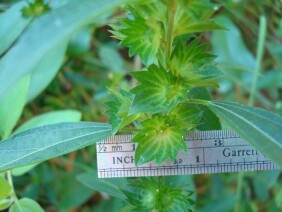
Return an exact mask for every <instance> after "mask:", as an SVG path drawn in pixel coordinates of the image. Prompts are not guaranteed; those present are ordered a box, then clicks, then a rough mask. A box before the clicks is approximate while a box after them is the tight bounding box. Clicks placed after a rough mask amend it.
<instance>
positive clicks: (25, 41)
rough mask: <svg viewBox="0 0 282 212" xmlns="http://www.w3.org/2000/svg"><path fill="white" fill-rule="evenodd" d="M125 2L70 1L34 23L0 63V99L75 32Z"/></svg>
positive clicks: (112, 0) (123, 0)
mask: <svg viewBox="0 0 282 212" xmlns="http://www.w3.org/2000/svg"><path fill="white" fill-rule="evenodd" d="M126 2H130V0H103V1H102V0H100V1H96V2H93V1H92V0H84V1H83V4H81V1H78V0H76V1H70V2H68V3H66V4H64V5H63V6H61V7H59V8H57V9H54V10H51V11H50V12H48V13H46V14H44V15H42V16H40V17H38V18H37V19H36V20H34V21H33V23H32V25H31V26H30V27H29V28H28V30H26V31H25V32H24V33H23V35H22V36H21V38H20V39H19V41H18V42H17V44H16V45H15V46H13V48H11V49H10V50H9V52H7V54H5V55H4V57H3V58H2V59H1V61H0V70H1V71H0V85H1V86H0V100H1V99H2V98H3V94H4V92H5V90H9V89H10V88H11V87H12V86H14V84H15V83H16V82H17V81H18V80H19V79H21V78H22V77H23V76H25V75H28V74H30V73H33V72H34V70H36V68H37V67H38V65H40V63H41V62H42V60H44V58H45V57H46V55H48V54H50V53H51V52H52V51H54V50H55V49H56V48H57V47H58V46H59V45H62V43H64V42H66V40H68V39H69V37H70V36H71V35H72V34H73V33H74V32H75V31H76V30H78V29H79V28H81V27H82V26H83V25H86V24H87V23H89V22H91V21H93V19H95V18H97V17H99V16H100V15H102V14H103V13H106V12H107V11H109V10H112V9H114V8H115V7H117V6H120V5H121V4H123V3H126ZM30 41H32V42H30ZM42 41H44V42H42ZM15 60H16V61H17V62H16V63H15ZM11 73H13V74H11Z"/></svg>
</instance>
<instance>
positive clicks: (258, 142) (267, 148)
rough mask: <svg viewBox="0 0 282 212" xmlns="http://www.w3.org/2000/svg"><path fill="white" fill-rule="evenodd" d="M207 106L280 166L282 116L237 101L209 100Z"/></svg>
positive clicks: (281, 157) (281, 161)
mask: <svg viewBox="0 0 282 212" xmlns="http://www.w3.org/2000/svg"><path fill="white" fill-rule="evenodd" d="M209 107H210V109H211V110H212V111H214V112H215V113H216V114H217V115H218V116H219V117H220V118H221V119H222V120H224V121H226V123H227V124H228V125H229V126H230V127H232V128H233V129H234V130H235V131H236V132H237V133H238V134H239V135H240V136H242V138H244V139H245V140H246V141H248V142H249V143H250V144H252V145H253V146H254V147H255V148H256V149H257V150H258V151H259V152H261V153H262V154H264V155H265V156H266V157H268V158H269V159H271V160H272V161H273V162H275V163H276V164H278V165H279V166H280V167H282V130H281V129H282V117H281V116H278V115H275V114H273V113H270V112H267V111H265V110H263V109H259V108H255V107H249V106H245V105H241V104H238V103H231V102H222V101H211V102H210V103H209Z"/></svg>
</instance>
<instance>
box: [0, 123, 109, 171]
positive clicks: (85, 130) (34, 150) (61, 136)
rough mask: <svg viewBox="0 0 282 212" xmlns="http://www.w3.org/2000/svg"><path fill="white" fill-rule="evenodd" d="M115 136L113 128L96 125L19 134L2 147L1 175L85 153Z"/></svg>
mask: <svg viewBox="0 0 282 212" xmlns="http://www.w3.org/2000/svg"><path fill="white" fill-rule="evenodd" d="M111 133H112V128H111V126H110V125H108V124H103V123H95V122H78V123H72V122H65V123H58V124H51V125H47V126H42V127H37V128H33V129H30V130H27V131H24V132H21V133H18V134H16V135H14V136H12V137H11V138H10V139H7V140H4V141H2V142H1V143H0V171H4V170H7V169H13V168H15V167H18V166H25V165H29V164H33V163H37V162H41V161H44V160H48V159H50V158H53V157H57V156H60V155H63V154H66V153H69V152H72V151H75V150H77V149H81V148H83V147H86V146H88V145H91V144H94V143H95V142H97V141H101V140H103V139H105V138H106V137H108V136H110V135H111ZM7 154H8V155H9V157H7Z"/></svg>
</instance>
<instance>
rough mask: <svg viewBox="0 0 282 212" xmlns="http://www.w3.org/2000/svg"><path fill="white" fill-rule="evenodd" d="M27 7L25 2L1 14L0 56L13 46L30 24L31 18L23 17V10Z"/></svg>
mask: <svg viewBox="0 0 282 212" xmlns="http://www.w3.org/2000/svg"><path fill="white" fill-rule="evenodd" d="M26 5H27V3H26V2H25V1H21V2H19V3H17V4H15V5H13V6H12V7H11V8H10V9H9V10H7V11H6V12H5V13H2V14H0V40H1V42H0V55H1V54H3V53H4V52H5V51H6V50H7V49H8V48H9V47H10V46H11V45H12V44H13V42H14V41H15V40H16V39H17V38H18V36H20V34H21V33H22V32H23V31H24V29H25V28H26V27H27V25H28V24H29V23H30V21H31V19H32V18H31V17H23V16H22V11H21V10H22V8H23V7H24V6H26Z"/></svg>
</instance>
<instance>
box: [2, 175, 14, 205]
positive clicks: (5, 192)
mask: <svg viewBox="0 0 282 212" xmlns="http://www.w3.org/2000/svg"><path fill="white" fill-rule="evenodd" d="M0 188H1V189H0V200H2V199H5V198H6V197H9V196H10V195H11V194H12V191H13V190H12V187H11V185H10V184H9V183H8V181H7V180H6V179H5V178H4V177H2V176H0Z"/></svg>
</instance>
